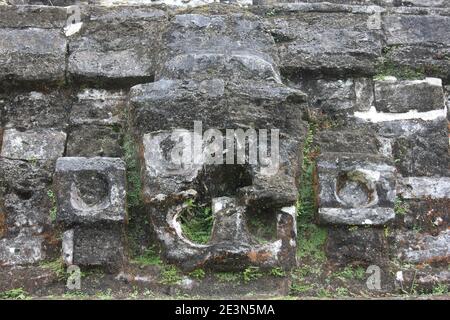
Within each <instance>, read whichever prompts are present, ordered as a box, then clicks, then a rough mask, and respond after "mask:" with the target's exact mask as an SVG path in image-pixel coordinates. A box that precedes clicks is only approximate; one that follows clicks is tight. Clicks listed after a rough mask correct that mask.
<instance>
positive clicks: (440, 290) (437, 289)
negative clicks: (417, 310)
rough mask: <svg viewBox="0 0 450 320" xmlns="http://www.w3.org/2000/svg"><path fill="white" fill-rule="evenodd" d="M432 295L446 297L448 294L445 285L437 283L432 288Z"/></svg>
mask: <svg viewBox="0 0 450 320" xmlns="http://www.w3.org/2000/svg"><path fill="white" fill-rule="evenodd" d="M433 294H435V295H446V294H448V285H446V284H445V283H439V284H438V285H436V286H434V287H433Z"/></svg>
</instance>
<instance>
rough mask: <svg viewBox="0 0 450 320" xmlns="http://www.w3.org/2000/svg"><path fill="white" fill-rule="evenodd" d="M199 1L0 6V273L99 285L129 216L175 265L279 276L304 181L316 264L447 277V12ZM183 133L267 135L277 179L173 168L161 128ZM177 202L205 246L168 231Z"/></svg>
mask: <svg viewBox="0 0 450 320" xmlns="http://www.w3.org/2000/svg"><path fill="white" fill-rule="evenodd" d="M209 2H210V1H192V5H193V7H190V3H189V2H187V3H186V2H179V3H178V2H177V1H173V2H172V1H157V2H155V3H154V2H153V1H152V4H150V3H146V2H145V1H144V2H139V1H135V2H131V4H132V5H130V2H129V1H127V3H120V1H117V2H114V1H92V3H90V4H88V3H87V2H86V3H85V2H82V3H79V4H78V5H79V6H78V7H77V8H80V15H79V16H80V20H74V22H75V23H73V24H69V25H68V24H67V21H69V22H71V21H72V20H71V19H72V17H73V16H72V15H73V14H74V13H76V12H77V11H73V7H70V8H72V9H69V10H68V9H67V8H66V7H63V6H66V5H71V4H72V3H71V1H56V2H55V1H53V2H52V5H54V6H47V4H48V3H47V1H34V0H28V1H23V2H22V1H6V4H4V5H1V3H0V137H1V139H0V150H1V153H0V268H5V270H6V269H8V270H10V269H11V268H15V267H17V268H19V267H20V268H21V267H22V266H27V265H36V264H39V263H41V262H42V261H47V260H52V259H55V258H58V257H59V256H61V257H62V259H63V261H64V263H65V264H66V265H72V264H75V265H79V266H102V267H104V268H105V269H106V270H107V271H109V272H112V273H118V272H119V271H123V270H126V269H127V265H128V260H129V257H130V255H133V254H134V253H136V252H134V251H136V250H137V251H138V252H139V251H142V250H143V248H145V246H148V245H149V243H148V240H147V241H143V242H139V241H140V240H142V239H138V240H136V239H130V237H131V234H130V232H129V231H130V225H133V223H134V224H136V221H141V222H142V221H146V222H147V224H146V225H145V227H142V226H141V227H142V228H145V231H144V233H145V234H147V236H148V237H150V238H151V240H150V245H153V244H157V245H158V246H160V247H161V250H162V251H161V252H162V256H163V259H164V260H165V261H166V262H169V263H173V264H175V265H177V266H178V267H180V268H181V269H183V270H185V271H191V270H195V269H196V268H200V267H202V268H207V269H212V270H242V269H243V268H245V267H248V266H258V267H261V268H263V269H264V268H272V267H282V268H284V269H286V270H290V269H292V268H294V267H295V266H297V265H298V264H301V263H302V261H300V260H297V256H296V254H297V244H298V243H299V242H301V241H302V235H301V234H297V231H298V230H301V229H298V228H297V214H298V209H299V208H298V201H297V200H298V194H299V189H300V185H301V184H302V182H304V181H305V179H310V180H311V183H312V185H313V186H314V190H315V196H314V199H312V200H313V202H315V204H316V212H315V222H316V223H317V225H320V226H324V227H325V229H327V230H328V237H327V241H326V245H325V248H324V250H325V252H326V255H327V257H328V261H329V262H330V263H332V264H335V265H342V266H345V265H361V266H364V267H368V266H369V265H377V266H380V267H381V268H382V269H383V270H385V272H386V273H388V274H390V273H392V272H393V269H392V265H391V263H392V262H396V263H398V264H399V265H400V266H401V265H404V264H415V265H421V266H426V267H424V268H422V271H421V272H419V274H415V275H414V277H416V278H417V279H416V281H418V282H419V283H420V282H421V281H422V283H423V284H424V285H427V284H428V283H435V282H436V281H440V282H443V283H448V282H449V279H450V277H449V272H448V262H449V257H450V251H449V249H450V245H449V244H450V242H449V236H450V235H449V229H448V223H449V211H450V170H449V134H448V123H449V122H448V120H449V119H450V118H449V114H450V113H448V108H447V106H448V104H449V103H450V100H449V98H448V96H449V95H448V93H449V91H450V90H449V85H450V32H449V30H450V5H449V2H448V1H445V0H430V1H414V0H409V1H400V0H398V1H397V0H373V1H368V0H367V1H366V0H364V1H362V0H361V1H349V0H346V1H344V0H341V1H337V0H336V1H331V0H330V1H328V2H326V3H325V2H320V1H304V2H302V3H298V2H296V3H294V2H292V3H278V2H279V1H269V0H268V1H264V0H263V1H254V3H253V4H252V3H250V2H249V1H230V2H234V4H228V3H220V4H219V3H215V4H210V5H208V6H200V5H202V4H204V3H209ZM211 2H213V1H211ZM164 3H167V4H169V5H168V6H166V5H164ZM36 4H38V5H36ZM41 4H42V5H41ZM197 6H198V7H197ZM194 121H201V122H202V125H203V130H207V129H210V128H214V129H216V130H218V132H219V133H220V132H223V133H225V131H226V129H242V130H247V129H249V128H250V129H255V130H260V131H259V132H261V130H264V129H268V130H275V129H279V130H280V141H279V154H280V166H279V170H278V171H277V172H276V173H275V174H269V175H267V174H264V172H265V170H267V168H266V167H265V166H264V165H261V164H256V163H244V164H237V165H232V166H229V165H208V164H206V163H205V162H204V161H203V160H200V161H199V162H198V163H194V164H192V165H189V166H183V167H181V168H174V167H173V166H172V164H170V163H168V162H167V161H166V160H167V154H168V153H170V152H172V149H171V148H172V147H171V142H170V134H171V133H172V131H173V130H174V129H177V128H185V129H188V130H191V129H192V128H193V127H194ZM183 134H188V135H192V133H190V132H188V133H186V132H185V133H183ZM216 134H217V132H216ZM311 134H314V136H311ZM211 137H212V136H211ZM190 138H192V139H193V140H194V139H195V138H196V137H195V134H194V135H192V136H190ZM232 138H234V137H232ZM308 139H312V145H311V148H309V149H313V150H314V154H309V153H308V154H307V150H305V149H306V148H305V145H307V144H308ZM200 147H201V146H200ZM216 151H217V150H216ZM221 151H222V152H223V153H224V155H225V154H227V152H228V154H229V152H230V150H225V151H224V150H221ZM259 151H260V150H259ZM213 153H214V152H213ZM210 154H211V152H210ZM200 155H204V151H202V149H200ZM226 156H228V155H226ZM232 157H233V158H234V155H232ZM304 157H310V158H311V159H313V162H314V163H315V165H314V170H313V174H312V175H311V176H308V175H306V174H305V172H303V173H302V163H304V159H303V158H304ZM202 159H203V158H202ZM193 203H196V204H199V203H202V205H203V204H207V205H208V206H209V207H211V213H212V219H213V220H214V223H213V225H212V229H211V230H210V232H211V236H210V237H209V240H208V241H207V242H206V243H196V242H195V241H193V240H192V239H189V238H188V237H187V236H186V234H185V231H184V229H183V226H182V225H181V223H180V218H181V216H182V214H183V212H185V211H186V210H187V211H188V212H189V210H190V209H191V208H192V205H193ZM194 206H195V205H194ZM261 217H264V219H268V220H267V221H269V222H265V220H262V221H263V223H264V224H265V223H267V224H268V225H273V230H272V233H273V234H272V235H271V236H270V237H268V238H267V239H265V240H264V241H261V239H259V237H258V233H257V232H256V233H255V231H254V229H252V227H251V225H252V220H253V219H255V220H257V221H259V220H260V219H262V218H261ZM129 218H132V219H131V220H132V221H130V222H129V225H128V226H127V222H128V220H130V219H129ZM134 227H135V226H134ZM136 241H137V242H138V243H137V245H132V243H131V242H136ZM134 247H137V249H136V250H135V248H134ZM399 270H400V271H401V270H402V269H401V267H398V269H396V270H394V271H399ZM404 276H405V277H406V278H407V277H411V275H410V274H409V273H408V272H407V271H405V275H404ZM397 277H398V276H397ZM430 279H431V280H430ZM436 279H438V280H436Z"/></svg>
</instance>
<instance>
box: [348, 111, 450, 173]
mask: <svg viewBox="0 0 450 320" xmlns="http://www.w3.org/2000/svg"><path fill="white" fill-rule="evenodd" d="M355 116H356V118H357V119H354V120H356V122H358V121H359V120H360V119H362V120H363V122H362V123H359V124H358V126H362V127H366V126H367V127H368V128H372V130H375V131H376V132H377V134H378V135H379V136H380V137H382V138H384V141H385V145H386V146H387V148H388V149H391V151H392V157H393V159H394V160H395V165H396V167H397V168H398V169H399V171H400V173H401V174H402V175H403V176H410V177H411V176H412V177H414V176H435V175H438V176H448V174H449V170H448V160H449V152H448V150H449V149H448V148H449V144H448V129H447V119H446V118H447V111H446V110H445V109H444V108H442V109H440V110H432V111H428V112H416V111H410V112H406V113H384V112H377V111H376V110H375V108H372V109H371V110H370V111H368V112H355Z"/></svg>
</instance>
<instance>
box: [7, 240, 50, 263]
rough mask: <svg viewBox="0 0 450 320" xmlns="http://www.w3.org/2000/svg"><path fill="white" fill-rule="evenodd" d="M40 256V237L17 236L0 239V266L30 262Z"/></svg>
mask: <svg viewBox="0 0 450 320" xmlns="http://www.w3.org/2000/svg"><path fill="white" fill-rule="evenodd" d="M42 258H43V252H42V239H41V238H38V237H25V236H19V237H16V238H13V239H0V266H11V265H24V264H32V263H36V262H39V261H40V260H41V259H42Z"/></svg>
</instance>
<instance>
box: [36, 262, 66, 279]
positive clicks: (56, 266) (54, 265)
mask: <svg viewBox="0 0 450 320" xmlns="http://www.w3.org/2000/svg"><path fill="white" fill-rule="evenodd" d="M40 267H41V268H43V269H48V270H51V271H53V272H54V273H55V274H56V276H57V277H58V279H59V280H64V279H66V276H67V274H66V268H65V266H64V262H63V260H62V259H56V260H54V261H46V262H42V263H41V264H40Z"/></svg>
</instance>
